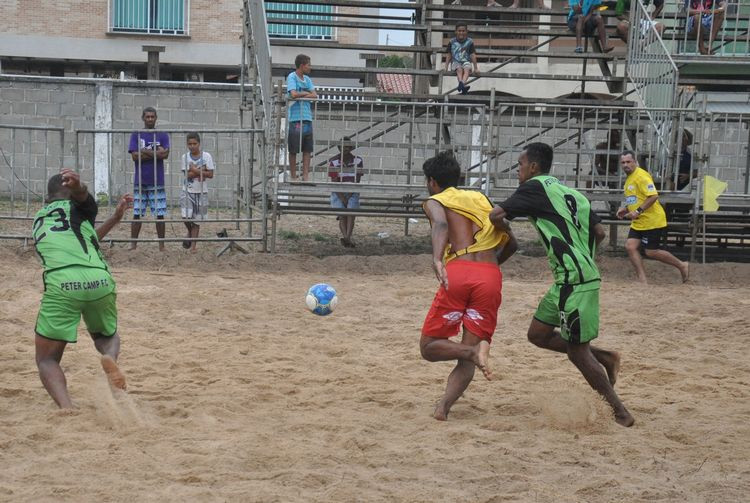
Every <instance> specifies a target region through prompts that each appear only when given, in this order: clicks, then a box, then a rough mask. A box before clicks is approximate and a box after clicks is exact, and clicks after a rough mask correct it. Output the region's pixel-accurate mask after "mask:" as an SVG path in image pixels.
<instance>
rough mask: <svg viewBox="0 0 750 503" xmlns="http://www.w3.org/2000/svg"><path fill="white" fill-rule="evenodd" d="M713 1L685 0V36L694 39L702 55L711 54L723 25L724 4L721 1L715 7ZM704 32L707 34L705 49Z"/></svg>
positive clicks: (722, 0)
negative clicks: (686, 16)
mask: <svg viewBox="0 0 750 503" xmlns="http://www.w3.org/2000/svg"><path fill="white" fill-rule="evenodd" d="M716 3H717V2H714V0H685V8H686V9H687V14H688V16H690V17H688V23H687V28H686V29H687V36H688V37H693V36H694V37H695V38H696V40H697V41H698V50H699V51H700V53H701V54H703V55H708V54H713V49H712V48H711V46H712V45H713V43H714V40H715V39H716V35H717V33H718V32H719V28H720V27H721V25H722V24H723V23H724V15H725V12H726V2H725V1H724V0H721V1H720V2H718V4H719V6H718V7H716ZM706 32H709V38H708V47H706Z"/></svg>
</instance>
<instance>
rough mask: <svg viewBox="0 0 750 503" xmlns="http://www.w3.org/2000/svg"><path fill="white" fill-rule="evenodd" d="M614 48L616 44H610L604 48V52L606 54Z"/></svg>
mask: <svg viewBox="0 0 750 503" xmlns="http://www.w3.org/2000/svg"><path fill="white" fill-rule="evenodd" d="M614 50H615V46H614V45H608V46H607V47H605V48H604V49H602V52H603V53H605V54H606V53H608V52H612V51H614Z"/></svg>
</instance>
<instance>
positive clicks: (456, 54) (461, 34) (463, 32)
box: [445, 23, 479, 94]
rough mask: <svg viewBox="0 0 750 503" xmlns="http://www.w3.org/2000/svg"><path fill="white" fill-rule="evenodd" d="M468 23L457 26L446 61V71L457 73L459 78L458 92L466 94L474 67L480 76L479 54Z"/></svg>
mask: <svg viewBox="0 0 750 503" xmlns="http://www.w3.org/2000/svg"><path fill="white" fill-rule="evenodd" d="M467 35H468V27H467V25H466V23H458V24H457V25H456V36H455V37H454V38H452V39H451V41H450V42H448V49H447V52H448V57H447V58H446V59H445V69H446V71H447V70H449V69H450V70H451V71H455V72H456V77H457V78H458V92H459V93H461V94H466V93H468V92H469V87H471V86H467V85H466V82H467V81H468V80H469V77H470V76H471V67H472V65H474V74H475V75H479V66H478V65H477V53H476V50H475V49H474V41H473V40H472V39H471V38H469V37H468V36H467Z"/></svg>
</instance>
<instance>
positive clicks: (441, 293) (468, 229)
mask: <svg viewBox="0 0 750 503" xmlns="http://www.w3.org/2000/svg"><path fill="white" fill-rule="evenodd" d="M422 169H423V171H424V176H425V179H426V181H427V190H428V191H429V193H430V198H429V199H427V201H425V203H424V205H423V208H424V212H425V213H426V214H427V217H428V218H429V219H430V226H431V227H432V268H433V270H434V271H435V276H436V277H437V280H438V282H439V283H440V288H439V289H438V292H437V294H436V295H435V299H434V300H433V301H432V306H431V307H430V310H429V312H428V313H427V317H426V318H425V321H424V325H423V326H422V337H421V338H420V340H419V349H420V351H421V353H422V357H423V358H424V359H425V360H427V361H431V362H437V361H446V360H458V362H457V363H456V367H455V368H454V369H453V371H452V372H451V373H450V375H449V376H448V384H447V386H446V389H445V394H444V396H443V398H442V399H441V400H440V402H438V404H437V407H435V412H434V413H433V417H434V418H435V419H437V420H438V421H445V420H446V419H448V412H449V411H450V408H451V406H452V405H453V404H454V403H455V401H456V400H458V398H459V397H460V396H461V394H462V393H463V392H464V391H465V390H466V388H467V387H468V386H469V383H471V380H472V379H473V378H474V368H475V367H479V369H480V370H481V371H482V373H484V376H485V377H486V378H487V379H491V378H492V372H491V371H490V368H489V362H488V360H489V355H490V342H491V341H492V334H493V333H494V332H495V327H496V325H497V310H498V309H499V308H500V302H501V300H502V282H503V277H502V273H501V272H500V267H498V266H499V265H500V264H502V263H503V262H505V261H506V260H507V259H508V258H509V257H510V256H511V255H513V253H514V252H515V251H516V248H517V244H516V240H515V238H514V237H513V234H512V233H511V231H510V228H509V227H508V226H507V225H506V226H504V230H499V229H497V228H495V226H494V225H492V223H491V222H490V219H489V214H490V210H491V209H492V203H490V201H489V199H487V196H485V195H484V194H482V193H481V192H477V191H473V190H460V189H458V188H457V186H458V181H459V178H460V177H461V168H460V167H459V165H458V162H457V161H456V158H455V157H453V154H452V153H451V152H443V153H441V154H439V155H437V156H436V157H433V158H432V159H428V160H427V161H425V163H424V166H423V168H422ZM462 324H463V328H464V330H463V338H462V339H461V342H460V343H457V342H453V341H450V340H448V338H449V337H453V336H455V335H458V332H459V329H460V328H461V325H462Z"/></svg>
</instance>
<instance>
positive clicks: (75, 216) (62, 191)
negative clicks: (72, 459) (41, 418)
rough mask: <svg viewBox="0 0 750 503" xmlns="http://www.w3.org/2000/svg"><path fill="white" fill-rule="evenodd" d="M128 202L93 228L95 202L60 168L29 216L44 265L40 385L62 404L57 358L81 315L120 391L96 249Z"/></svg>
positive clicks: (108, 289) (111, 317)
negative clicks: (44, 202) (43, 200)
mask: <svg viewBox="0 0 750 503" xmlns="http://www.w3.org/2000/svg"><path fill="white" fill-rule="evenodd" d="M131 202H132V197H131V196H130V195H129V194H128V195H126V196H124V197H123V198H122V199H121V200H120V202H119V204H118V205H117V208H116V209H115V212H114V213H113V215H112V216H111V217H110V218H108V219H107V220H106V221H105V222H104V223H103V224H102V225H101V226H100V227H99V228H98V229H94V221H95V219H96V214H97V210H98V208H97V205H96V201H94V198H93V197H92V196H91V194H89V192H88V190H87V188H86V186H85V185H82V184H81V181H80V178H79V176H78V174H77V173H75V172H74V171H71V170H68V169H65V170H63V171H62V172H61V173H60V174H59V175H54V176H53V177H52V178H50V179H49V182H48V184H47V205H46V206H44V208H42V209H41V210H39V211H38V212H37V214H36V216H35V218H34V224H33V229H32V233H33V237H34V243H35V246H36V251H37V254H38V255H39V257H40V259H41V261H42V265H43V266H44V275H43V277H44V295H43V296H42V302H41V307H40V309H39V314H38V316H37V321H36V328H35V331H36V337H35V345H36V363H37V367H38V368H39V376H40V378H41V379H42V383H43V384H44V387H45V388H46V389H47V391H48V392H49V394H50V396H52V398H53V400H54V401H55V402H56V403H57V405H59V406H60V407H61V408H69V407H72V406H73V403H72V402H71V400H70V396H69V395H68V390H67V385H66V382H65V375H64V374H63V371H62V369H61V368H60V360H61V359H62V355H63V351H64V350H65V346H66V344H68V343H69V342H76V340H77V331H78V323H79V322H80V321H81V316H83V320H84V321H85V322H86V328H87V329H88V331H89V333H90V334H91V337H92V338H93V339H94V345H95V346H96V349H97V350H98V351H99V352H100V353H101V354H102V357H101V363H102V367H103V368H104V371H105V372H106V373H107V377H108V378H109V380H110V382H111V383H112V385H113V386H116V387H118V388H121V389H125V377H124V376H123V375H122V373H121V372H120V370H119V368H118V366H117V356H118V354H119V352H120V338H119V336H118V335H117V307H116V305H115V298H116V294H115V282H114V280H113V279H112V276H111V275H110V273H109V268H108V267H107V263H106V262H105V261H104V258H103V257H102V254H101V251H100V250H99V239H101V238H102V237H104V236H105V235H106V234H107V233H108V232H109V231H110V230H111V229H112V227H114V226H115V225H116V224H117V223H118V222H119V221H120V220H121V219H122V217H123V215H124V214H125V210H126V209H127V207H128V205H129V204H130V203H131Z"/></svg>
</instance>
